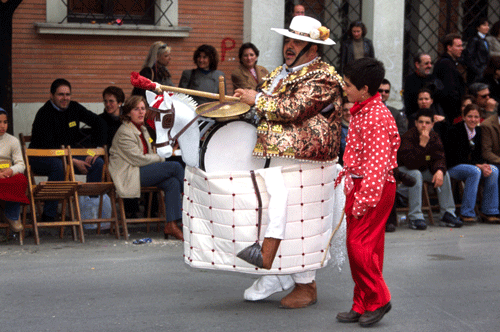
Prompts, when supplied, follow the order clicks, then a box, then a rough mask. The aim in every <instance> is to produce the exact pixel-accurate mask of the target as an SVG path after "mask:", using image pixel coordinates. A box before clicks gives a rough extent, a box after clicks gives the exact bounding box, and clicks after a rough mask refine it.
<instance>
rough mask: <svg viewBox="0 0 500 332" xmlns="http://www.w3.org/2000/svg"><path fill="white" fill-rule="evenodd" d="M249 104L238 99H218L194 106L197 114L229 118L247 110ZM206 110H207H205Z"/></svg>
mask: <svg viewBox="0 0 500 332" xmlns="http://www.w3.org/2000/svg"><path fill="white" fill-rule="evenodd" d="M248 110H250V106H249V105H247V104H245V103H241V102H238V101H225V102H223V103H220V102H218V101H215V102H211V103H205V104H201V105H200V106H198V107H197V108H196V113H197V114H202V113H204V112H206V113H204V114H203V116H204V117H207V118H230V117H237V116H238V115H241V114H243V113H246V112H248ZM207 111H208V112H207Z"/></svg>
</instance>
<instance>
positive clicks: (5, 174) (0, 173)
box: [0, 168, 14, 179]
mask: <svg viewBox="0 0 500 332" xmlns="http://www.w3.org/2000/svg"><path fill="white" fill-rule="evenodd" d="M12 174H14V171H13V170H12V169H11V168H4V169H1V170H0V179H7V178H10V177H11V176H12Z"/></svg>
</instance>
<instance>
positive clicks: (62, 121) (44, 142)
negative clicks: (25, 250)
mask: <svg viewBox="0 0 500 332" xmlns="http://www.w3.org/2000/svg"><path fill="white" fill-rule="evenodd" d="M81 122H83V123H85V124H86V125H88V126H90V129H91V136H90V137H91V140H92V142H91V144H92V146H104V145H105V144H106V139H107V135H106V133H107V130H106V124H105V123H104V121H103V120H102V119H101V118H99V116H98V115H97V114H94V113H93V112H91V111H89V110H87V109H86V108H85V107H83V106H82V105H81V104H79V103H77V102H75V101H72V100H71V84H70V83H69V82H68V81H67V80H65V79H62V78H58V79H56V80H55V81H54V82H52V85H51V86H50V100H49V101H47V102H46V103H45V105H43V106H42V108H40V109H39V110H38V112H37V114H36V116H35V120H34V121H33V127H32V130H31V143H30V146H29V147H30V148H31V149H60V148H61V146H71V147H76V146H77V143H78V141H79V140H80V138H81V137H80V131H79V128H80V123H81ZM103 164H104V161H103V160H102V159H101V158H98V157H97V156H95V157H92V156H87V157H73V166H74V167H75V172H76V173H77V174H85V175H87V182H100V181H101V176H102V167H103ZM30 165H31V168H32V170H33V172H34V173H36V174H39V175H46V176H48V178H49V179H48V180H49V181H63V180H64V169H63V162H62V160H61V159H60V158H42V157H37V158H30ZM57 205H58V202H57V201H46V202H45V204H44V207H43V214H42V221H54V220H55V217H56V215H57Z"/></svg>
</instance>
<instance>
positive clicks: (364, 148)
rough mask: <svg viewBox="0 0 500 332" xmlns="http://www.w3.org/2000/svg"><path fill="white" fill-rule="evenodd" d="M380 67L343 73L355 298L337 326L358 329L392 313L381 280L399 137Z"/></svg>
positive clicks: (359, 66) (366, 65)
mask: <svg viewBox="0 0 500 332" xmlns="http://www.w3.org/2000/svg"><path fill="white" fill-rule="evenodd" d="M384 76H385V69H384V65H383V64H382V62H380V61H378V60H376V59H373V58H363V59H359V60H356V61H355V62H353V63H352V64H350V65H348V66H347V67H346V69H345V70H344V81H345V88H344V92H345V94H346V95H347V98H348V99H349V101H350V102H354V106H353V107H352V108H351V114H352V118H351V122H350V125H349V134H348V136H347V145H346V150H345V153H344V168H343V170H342V172H341V173H340V174H339V177H338V178H337V182H336V183H337V184H338V183H340V181H341V179H342V177H345V193H346V205H345V214H346V220H347V239H346V242H347V254H348V256H349V264H350V266H351V274H352V278H353V280H354V284H355V286H354V299H353V302H354V303H353V305H352V308H351V310H350V311H349V312H341V313H339V314H338V315H337V320H338V321H339V322H342V323H354V322H359V324H360V325H361V326H363V327H366V326H371V325H373V324H375V323H377V322H378V321H380V320H381V319H382V318H383V317H384V315H385V314H386V313H387V312H389V310H390V309H391V302H390V300H391V294H390V292H389V288H388V287H387V285H386V283H385V281H384V278H383V276H382V267H383V262H384V240H385V223H386V220H387V218H388V216H389V213H390V211H391V208H392V205H393V203H394V197H395V194H396V180H395V179H394V175H393V169H394V168H396V167H397V166H398V165H397V161H396V160H397V151H398V148H399V145H400V137H399V134H398V128H397V126H396V122H395V121H394V117H393V116H392V114H391V112H390V111H389V110H388V109H387V107H386V106H385V105H384V104H383V103H382V99H381V97H380V94H379V93H378V92H377V90H378V88H379V86H380V83H381V82H382V79H383V78H384Z"/></svg>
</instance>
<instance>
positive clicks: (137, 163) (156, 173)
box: [109, 96, 184, 240]
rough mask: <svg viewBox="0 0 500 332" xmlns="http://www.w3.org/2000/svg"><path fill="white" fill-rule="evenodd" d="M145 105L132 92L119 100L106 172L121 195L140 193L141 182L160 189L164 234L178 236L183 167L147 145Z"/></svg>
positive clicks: (141, 98) (126, 196)
mask: <svg viewBox="0 0 500 332" xmlns="http://www.w3.org/2000/svg"><path fill="white" fill-rule="evenodd" d="M147 105H148V103H147V102H146V100H145V99H144V97H142V96H132V97H130V98H128V99H127V100H126V101H125V103H124V104H123V106H122V115H121V119H122V125H121V126H120V128H118V131H117V132H116V134H115V137H114V138H113V144H112V146H111V149H110V151H109V152H110V158H109V172H110V173H111V177H112V178H113V182H114V184H115V187H116V191H117V192H118V195H119V196H120V197H122V198H134V197H140V195H141V186H144V187H146V186H157V187H158V188H160V189H162V190H163V191H164V192H165V207H166V212H167V213H166V214H167V224H166V225H165V238H167V236H168V235H173V236H174V237H175V238H177V239H180V240H182V239H183V237H182V232H181V230H180V229H179V227H178V226H177V222H178V221H180V220H181V219H182V214H181V207H182V201H181V193H182V188H183V183H184V168H183V167H182V165H181V164H180V163H179V162H177V161H164V159H163V158H161V157H160V156H159V155H157V154H156V153H154V152H153V150H152V149H151V143H150V141H151V138H150V136H149V134H148V131H147V130H146V127H145V126H144V120H145V117H146V111H147V107H148V106H147Z"/></svg>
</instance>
